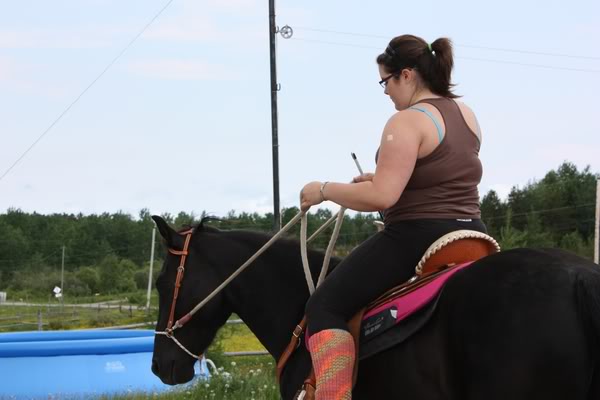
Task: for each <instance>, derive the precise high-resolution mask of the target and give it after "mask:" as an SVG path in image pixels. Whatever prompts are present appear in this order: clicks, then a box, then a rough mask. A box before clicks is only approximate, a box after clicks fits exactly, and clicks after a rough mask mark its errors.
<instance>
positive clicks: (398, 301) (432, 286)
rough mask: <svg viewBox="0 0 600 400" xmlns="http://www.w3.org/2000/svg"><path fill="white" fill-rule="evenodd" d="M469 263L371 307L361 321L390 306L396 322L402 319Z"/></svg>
mask: <svg viewBox="0 0 600 400" xmlns="http://www.w3.org/2000/svg"><path fill="white" fill-rule="evenodd" d="M470 264H472V262H468V263H464V264H461V265H458V266H456V267H454V268H452V269H450V270H448V271H446V272H444V273H442V274H441V275H440V276H438V277H437V278H435V279H433V280H432V281H431V282H429V283H427V284H425V285H423V286H421V287H420V288H418V289H416V290H414V291H412V292H410V293H409V294H407V295H404V296H401V297H397V298H395V299H391V300H390V301H388V302H387V303H384V304H382V305H380V306H379V307H377V308H374V309H372V310H371V311H369V312H368V313H365V315H364V316H363V321H364V320H366V319H368V318H370V317H372V316H374V315H376V314H379V313H381V312H382V311H385V310H388V309H392V308H394V309H395V314H396V315H395V320H396V323H398V322H400V321H402V320H403V319H405V318H406V317H408V316H409V315H411V314H413V313H414V312H416V311H418V310H419V309H421V308H422V307H423V306H425V305H426V304H427V303H429V302H430V301H431V300H433V299H434V298H435V297H436V296H437V295H438V293H439V292H440V290H441V289H442V287H443V286H444V284H445V283H446V281H447V280H448V279H450V277H451V276H452V275H454V274H455V273H457V272H458V271H460V270H461V269H463V268H465V267H467V266H469V265H470Z"/></svg>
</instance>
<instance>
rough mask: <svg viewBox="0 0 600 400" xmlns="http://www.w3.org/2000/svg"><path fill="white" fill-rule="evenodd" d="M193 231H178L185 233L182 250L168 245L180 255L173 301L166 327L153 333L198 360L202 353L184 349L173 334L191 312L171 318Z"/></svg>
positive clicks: (171, 251)
mask: <svg viewBox="0 0 600 400" xmlns="http://www.w3.org/2000/svg"><path fill="white" fill-rule="evenodd" d="M193 233H194V229H190V230H187V231H184V232H179V234H180V235H182V236H183V235H185V242H184V244H183V250H181V251H179V250H174V249H172V248H170V247H169V253H171V254H173V255H176V256H181V259H180V260H179V266H178V267H177V277H176V278H175V289H174V292H173V301H172V302H171V311H170V313H169V320H168V322H167V328H166V329H165V330H164V331H155V332H154V334H155V335H163V336H166V337H168V338H169V339H171V340H173V341H174V342H175V344H177V346H179V347H180V348H181V349H182V350H183V351H185V352H186V353H187V354H189V355H190V356H192V357H193V358H195V359H197V360H200V359H201V358H202V354H200V355H198V356H197V355H195V354H194V353H192V352H191V351H189V350H188V349H186V348H185V346H184V345H182V344H181V343H180V342H179V341H178V340H177V339H176V338H175V336H174V334H173V333H174V331H175V329H178V328H181V327H182V326H183V325H185V324H186V323H187V322H188V321H189V320H190V319H191V318H192V314H191V313H187V314H186V315H184V316H183V317H182V318H180V319H178V320H177V321H175V323H173V320H174V319H175V304H176V303H177V297H178V296H179V288H180V287H181V281H182V280H183V274H184V272H185V261H186V259H187V256H188V248H189V246H190V240H191V238H192V234H193Z"/></svg>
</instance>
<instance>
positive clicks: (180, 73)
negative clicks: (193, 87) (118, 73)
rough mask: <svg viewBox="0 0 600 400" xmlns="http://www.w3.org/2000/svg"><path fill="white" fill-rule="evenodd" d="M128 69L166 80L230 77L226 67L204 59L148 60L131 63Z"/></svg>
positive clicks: (135, 72)
mask: <svg viewBox="0 0 600 400" xmlns="http://www.w3.org/2000/svg"><path fill="white" fill-rule="evenodd" d="M127 69H128V70H129V71H130V72H131V73H133V74H136V75H141V76H145V77H148V78H156V79H166V80H186V81H187V80H219V79H228V74H227V73H226V72H225V71H224V68H223V67H221V66H217V65H214V64H209V63H206V62H203V61H193V60H177V59H170V60H168V59H163V60H147V61H139V62H132V63H129V64H128V66H127Z"/></svg>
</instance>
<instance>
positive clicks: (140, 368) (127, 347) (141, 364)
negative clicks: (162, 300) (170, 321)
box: [0, 330, 209, 400]
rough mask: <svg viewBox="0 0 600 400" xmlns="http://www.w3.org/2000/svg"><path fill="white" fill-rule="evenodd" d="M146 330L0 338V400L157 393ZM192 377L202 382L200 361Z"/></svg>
mask: <svg viewBox="0 0 600 400" xmlns="http://www.w3.org/2000/svg"><path fill="white" fill-rule="evenodd" d="M153 343H154V332H153V331H151V330H80V331H52V332H19V333H2V334H0V398H1V399H17V400H21V399H49V398H53V399H71V398H73V399H79V398H91V397H96V396H99V395H112V394H117V393H128V392H140V391H143V392H150V393H153V392H163V391H166V390H171V389H172V386H168V385H165V384H163V383H162V382H161V381H160V379H158V378H157V377H156V376H155V375H154V374H153V373H152V371H151V370H150V366H151V363H152V349H153ZM196 375H197V376H198V377H200V378H204V379H206V378H208V376H209V373H208V370H207V368H206V362H205V361H204V360H202V363H200V364H198V363H197V364H196Z"/></svg>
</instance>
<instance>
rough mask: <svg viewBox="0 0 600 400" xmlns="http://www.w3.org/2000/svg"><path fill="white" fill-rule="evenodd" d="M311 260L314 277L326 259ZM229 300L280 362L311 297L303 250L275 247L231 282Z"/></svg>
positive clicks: (316, 256) (317, 255)
mask: <svg viewBox="0 0 600 400" xmlns="http://www.w3.org/2000/svg"><path fill="white" fill-rule="evenodd" d="M255 247H256V246H248V250H249V253H252V254H253V252H255V251H256V250H258V248H259V246H258V247H256V248H255ZM250 255H251V254H250ZM309 260H310V262H311V268H312V270H313V271H312V273H313V277H315V276H317V275H318V270H320V266H321V264H322V261H323V255H322V254H321V253H316V252H311V254H310V255H309ZM313 279H314V278H313ZM229 296H230V297H231V298H232V299H233V303H234V304H233V307H234V312H236V313H237V314H238V315H239V316H240V318H242V320H244V322H245V323H246V325H247V326H248V327H249V328H250V329H251V330H252V332H253V333H254V334H255V335H256V337H257V338H258V339H259V340H260V342H261V343H262V344H263V345H264V346H265V348H266V349H267V350H268V351H269V353H271V355H272V356H273V357H275V359H279V357H280V355H281V354H282V352H283V351H284V350H285V348H286V347H287V345H288V343H289V342H290V339H291V335H292V331H293V330H294V328H295V327H296V325H297V324H298V323H299V322H300V321H301V320H302V317H303V316H304V306H305V304H306V301H307V300H308V297H309V292H308V286H307V283H306V280H305V277H304V272H303V269H302V263H301V259H300V247H299V246H298V245H296V244H291V243H287V244H280V245H278V244H277V243H276V244H275V245H274V246H273V247H272V248H271V249H270V250H269V251H267V252H266V253H265V254H263V255H262V256H261V257H259V258H258V259H257V260H256V261H255V263H254V264H253V265H251V266H249V267H248V270H246V271H245V272H244V274H242V275H240V276H239V277H238V279H236V280H235V281H234V282H232V287H231V288H230V290H229Z"/></svg>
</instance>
